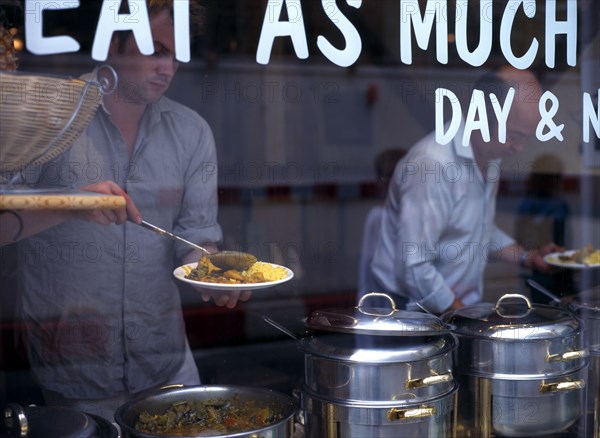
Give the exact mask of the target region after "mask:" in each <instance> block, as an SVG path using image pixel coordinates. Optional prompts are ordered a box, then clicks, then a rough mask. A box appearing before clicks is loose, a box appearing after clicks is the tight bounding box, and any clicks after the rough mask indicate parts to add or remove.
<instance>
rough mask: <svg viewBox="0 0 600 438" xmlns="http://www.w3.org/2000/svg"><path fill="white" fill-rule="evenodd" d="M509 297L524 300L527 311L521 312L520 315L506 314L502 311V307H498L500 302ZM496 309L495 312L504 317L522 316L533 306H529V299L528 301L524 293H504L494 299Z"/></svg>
mask: <svg viewBox="0 0 600 438" xmlns="http://www.w3.org/2000/svg"><path fill="white" fill-rule="evenodd" d="M510 298H520V299H522V300H523V301H525V304H527V312H525V313H522V314H520V315H513V314H506V313H503V312H502V309H501V308H500V304H501V303H502V301H504V300H506V299H510ZM494 309H495V310H496V313H497V314H498V315H500V316H502V317H504V318H522V317H524V316H527V315H528V314H529V312H530V311H531V310H532V309H533V307H532V306H531V301H529V298H527V297H526V296H525V295H521V294H504V295H502V296H501V297H500V298H498V301H496V307H495V308H494Z"/></svg>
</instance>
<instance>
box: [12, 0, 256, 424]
mask: <svg viewBox="0 0 600 438" xmlns="http://www.w3.org/2000/svg"><path fill="white" fill-rule="evenodd" d="M165 3H167V4H165ZM168 3H169V2H164V1H162V2H160V1H149V2H148V10H149V15H150V25H151V29H152V36H153V40H154V49H155V53H154V54H153V55H151V56H144V55H142V54H141V53H140V52H139V50H138V48H137V45H136V42H135V39H134V38H133V37H132V36H131V35H130V34H125V35H115V37H114V38H113V41H112V42H111V46H110V49H109V59H108V62H107V63H108V64H110V65H111V66H112V67H113V68H114V69H115V71H116V72H117V74H118V78H119V82H118V88H117V90H116V92H115V93H114V94H113V95H111V96H105V97H104V100H103V105H102V106H101V107H100V108H99V109H98V111H97V113H96V115H95V117H94V119H93V120H92V122H91V123H90V125H89V126H88V127H87V129H86V131H85V133H84V134H83V135H82V136H81V137H80V138H79V139H78V140H77V141H76V142H75V143H74V144H73V145H72V147H71V148H70V149H69V150H68V151H67V152H66V153H64V154H63V155H61V156H60V157H59V158H58V159H56V160H55V161H53V162H51V163H49V164H48V165H46V166H45V167H44V168H43V169H41V171H40V178H39V182H41V183H54V184H56V183H60V184H66V185H71V186H74V187H75V188H80V189H84V190H90V191H95V192H101V193H109V194H115V195H121V196H125V197H126V199H127V205H126V208H125V209H122V210H88V211H80V212H68V211H44V212H37V213H29V214H25V215H24V216H23V220H24V224H25V229H24V235H25V236H31V237H29V238H28V239H26V240H24V241H22V242H21V243H20V245H19V246H20V248H19V257H20V268H21V272H20V281H21V284H22V294H21V302H20V311H21V313H22V316H23V318H24V321H25V322H26V324H25V326H26V327H27V338H28V347H29V357H30V361H31V365H32V371H33V374H34V376H35V378H36V379H37V380H38V381H39V383H40V384H41V386H42V389H43V391H44V395H45V397H46V400H47V402H48V403H49V404H61V405H69V406H74V407H77V408H80V409H84V410H86V411H88V412H90V413H97V414H100V415H103V416H105V417H107V418H109V419H111V420H112V415H113V412H114V410H115V409H116V408H117V407H118V406H119V405H120V404H122V403H123V402H125V401H126V400H127V398H129V397H131V396H132V395H135V394H137V393H139V392H140V391H142V390H145V389H148V388H151V387H154V386H157V385H162V384H167V383H184V384H188V385H189V384H198V383H199V377H198V371H197V369H196V366H195V363H194V361H193V357H192V356H191V352H190V349H189V345H188V343H187V339H186V336H185V328H184V321H183V317H182V313H181V303H180V297H179V293H178V290H177V287H176V285H175V283H174V280H173V277H172V270H173V267H174V264H175V263H184V262H190V261H196V260H197V259H198V255H197V254H194V253H189V250H188V248H185V247H183V246H178V245H176V244H173V243H172V242H171V241H169V240H168V239H165V238H163V237H161V236H158V235H155V234H152V233H149V232H148V231H147V230H144V229H142V228H141V227H139V226H138V225H136V224H134V223H131V222H127V217H129V218H130V219H131V220H132V221H134V222H139V221H141V218H142V216H143V217H144V219H145V220H147V221H148V222H151V223H155V224H157V225H158V226H160V227H162V228H165V229H168V230H173V231H174V232H175V233H177V234H179V235H181V236H183V237H184V238H186V239H188V240H190V241H194V242H198V243H205V244H206V243H208V244H211V243H213V244H214V243H215V242H218V241H220V240H221V237H222V235H221V228H220V226H219V224H218V223H217V191H216V189H217V173H216V169H217V163H216V160H217V157H216V150H215V144H214V139H213V135H212V132H211V130H210V127H209V126H208V124H207V123H206V121H205V120H204V119H203V118H202V117H200V116H199V115H198V114H197V113H195V112H194V111H192V110H190V109H189V108H186V107H184V106H183V105H180V104H178V103H176V102H174V101H172V100H170V99H168V98H166V97H164V96H163V94H164V93H165V92H166V90H167V89H168V87H169V85H170V83H171V80H172V79H173V76H174V75H175V72H176V71H177V67H178V64H177V62H176V61H175V59H174V50H175V49H174V29H173V16H172V7H171V6H169V5H168ZM192 16H193V14H192ZM176 261H177V262H176ZM202 297H203V299H204V300H205V301H206V300H208V299H209V298H210V294H209V293H208V292H206V291H203V295H202ZM248 297H249V295H248V294H246V295H242V296H240V294H231V295H220V296H219V297H218V298H216V297H215V302H216V303H217V304H218V305H226V306H228V307H233V306H234V305H235V304H236V302H237V301H238V299H241V300H246V299H248Z"/></svg>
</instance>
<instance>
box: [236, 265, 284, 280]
mask: <svg viewBox="0 0 600 438" xmlns="http://www.w3.org/2000/svg"><path fill="white" fill-rule="evenodd" d="M256 272H261V273H262V275H263V277H264V278H265V281H277V280H281V279H283V278H285V277H286V275H287V271H286V270H285V268H283V267H281V266H273V265H271V264H269V263H265V262H256V263H254V264H253V265H252V266H250V267H249V268H248V269H246V270H245V271H244V272H243V273H242V274H243V275H252V274H254V273H256Z"/></svg>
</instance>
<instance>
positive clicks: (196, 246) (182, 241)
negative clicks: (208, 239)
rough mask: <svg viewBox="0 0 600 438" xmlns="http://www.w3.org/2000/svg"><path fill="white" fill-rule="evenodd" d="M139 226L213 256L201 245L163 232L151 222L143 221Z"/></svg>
mask: <svg viewBox="0 0 600 438" xmlns="http://www.w3.org/2000/svg"><path fill="white" fill-rule="evenodd" d="M135 223H137V222H135ZM137 225H139V226H140V227H143V228H146V229H148V230H150V231H154V232H155V233H158V234H161V235H163V236H165V237H170V238H171V239H173V240H176V241H178V242H181V243H185V244H186V245H188V246H191V247H192V248H194V249H197V250H200V251H202V252H203V253H205V254H211V252H210V251H209V250H207V249H206V248H203V247H201V246H200V245H196V244H195V243H192V242H190V241H189V240H185V239H184V238H183V237H179V236H177V235H175V234H173V233H170V232H168V231H167V230H163V229H162V228H160V227H157V226H156V225H152V224H151V223H149V222H146V221H141V222H140V223H139V224H137Z"/></svg>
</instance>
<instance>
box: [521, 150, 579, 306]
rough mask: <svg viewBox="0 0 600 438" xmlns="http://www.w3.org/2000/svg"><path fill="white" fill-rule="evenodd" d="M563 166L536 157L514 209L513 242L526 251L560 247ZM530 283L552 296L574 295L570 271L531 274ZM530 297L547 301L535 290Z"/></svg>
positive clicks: (566, 209) (565, 213)
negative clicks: (554, 245)
mask: <svg viewBox="0 0 600 438" xmlns="http://www.w3.org/2000/svg"><path fill="white" fill-rule="evenodd" d="M562 174H563V163H562V162H561V161H560V159H559V158H558V157H557V156H555V155H552V154H542V155H540V156H538V157H537V158H536V159H535V160H534V162H533V165H532V167H531V173H530V174H529V177H528V178H527V186H526V193H525V197H524V198H523V200H522V201H521V202H520V203H519V205H518V207H517V218H516V223H515V238H516V239H517V241H519V242H521V243H522V244H523V245H524V246H525V247H526V248H537V247H539V246H540V245H543V244H544V243H545V242H549V241H552V242H556V243H557V244H558V245H561V246H564V244H565V232H566V225H565V224H566V220H567V217H568V215H569V204H567V202H566V201H565V200H564V199H563V198H562V197H561V182H562ZM528 277H530V278H531V279H533V280H535V281H536V282H537V283H539V284H541V285H542V286H544V287H545V288H546V289H548V290H550V291H551V292H552V293H554V294H555V295H556V296H559V297H560V296H564V295H569V294H572V293H574V283H573V271H571V270H567V269H556V270H553V271H550V272H542V271H538V270H536V269H533V270H531V272H530V274H529V275H528ZM531 297H532V299H533V300H534V301H535V302H538V303H549V302H550V301H551V298H550V297H547V296H546V295H544V294H543V293H541V292H539V291H537V290H536V289H532V290H531Z"/></svg>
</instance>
